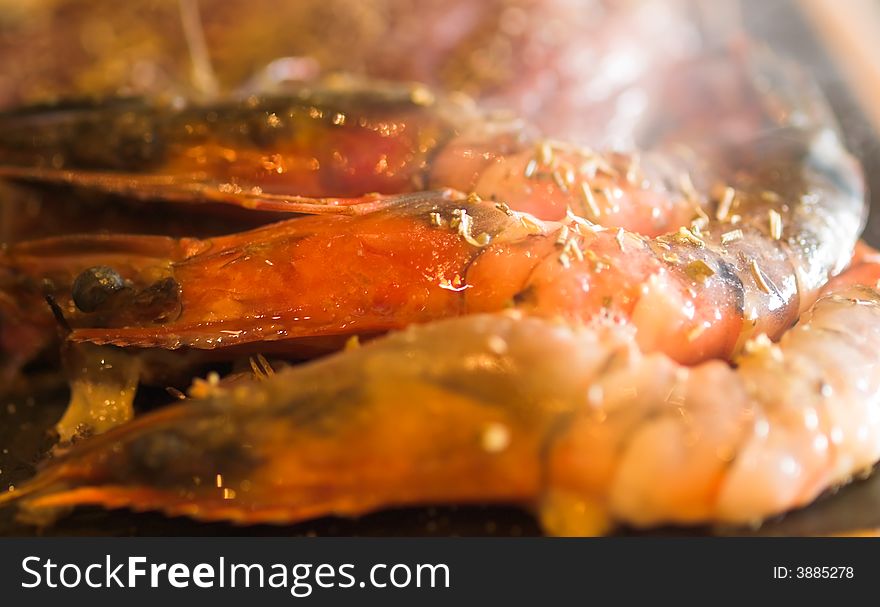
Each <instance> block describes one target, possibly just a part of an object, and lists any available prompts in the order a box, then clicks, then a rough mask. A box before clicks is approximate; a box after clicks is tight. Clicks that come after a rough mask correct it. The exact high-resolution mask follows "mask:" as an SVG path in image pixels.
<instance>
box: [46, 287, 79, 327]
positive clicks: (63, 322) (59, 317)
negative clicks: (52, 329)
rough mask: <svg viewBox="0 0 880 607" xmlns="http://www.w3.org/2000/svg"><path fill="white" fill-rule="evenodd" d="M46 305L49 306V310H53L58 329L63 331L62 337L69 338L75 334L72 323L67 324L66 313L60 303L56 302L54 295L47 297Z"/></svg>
mask: <svg viewBox="0 0 880 607" xmlns="http://www.w3.org/2000/svg"><path fill="white" fill-rule="evenodd" d="M46 303H47V304H49V309H50V310H52V316H54V317H55V320H56V321H57V322H58V327H59V329H60V330H61V336H62V337H67V336H68V335H70V334H71V333H73V329H72V328H71V326H70V323H69V322H67V319H66V318H64V312H63V311H62V310H61V306H59V305H58V302H57V301H55V297H54V296H52V295H46Z"/></svg>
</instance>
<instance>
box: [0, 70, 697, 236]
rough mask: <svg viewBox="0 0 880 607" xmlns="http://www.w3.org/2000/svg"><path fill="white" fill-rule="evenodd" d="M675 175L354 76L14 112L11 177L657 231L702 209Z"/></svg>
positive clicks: (200, 200) (131, 191) (260, 206)
mask: <svg viewBox="0 0 880 607" xmlns="http://www.w3.org/2000/svg"><path fill="white" fill-rule="evenodd" d="M664 171H665V167H656V168H652V166H651V162H650V160H648V161H646V162H645V163H640V162H638V160H637V159H636V158H635V157H634V156H633V155H631V154H624V153H599V152H596V151H593V150H590V149H587V148H583V147H578V146H574V145H570V144H563V143H559V142H553V141H549V140H544V139H541V138H539V137H537V136H535V135H534V133H533V132H532V131H531V129H530V128H528V127H527V126H525V125H524V124H523V123H522V122H521V121H519V120H514V119H501V118H493V117H490V116H487V115H485V114H484V113H482V112H481V111H479V110H478V109H477V108H476V107H475V106H473V105H472V104H471V103H469V102H467V101H463V100H461V99H460V98H456V97H449V98H443V97H440V96H437V95H435V94H434V93H433V92H431V91H429V90H428V89H426V88H425V87H423V86H404V85H394V84H391V83H378V82H361V81H350V80H347V79H341V81H340V79H337V80H333V81H329V82H327V83H325V84H324V85H323V86H319V85H314V86H310V87H307V88H302V89H300V90H298V91H295V90H291V91H288V93H287V94H286V95H283V96H274V97H273V96H264V97H249V98H247V99H245V100H243V101H235V100H233V101H225V102H218V103H216V104H213V105H198V104H183V106H182V107H180V106H175V105H170V104H169V103H168V102H164V104H163V102H160V101H154V102H149V101H146V100H136V99H127V100H126V99H117V100H111V101H107V102H104V103H98V104H85V105H83V104H80V105H73V104H69V105H67V106H63V105H62V106H57V107H52V106H50V107H31V108H21V109H18V110H14V111H11V112H8V113H6V114H4V115H2V116H0V177H6V178H9V179H15V180H19V181H25V182H29V183H35V184H56V185H57V184H67V185H71V186H75V187H77V188H80V189H84V190H94V191H98V192H104V193H111V194H117V195H121V196H123V197H125V198H127V199H146V200H164V201H172V202H181V201H183V202H188V203H193V204H204V203H219V204H228V205H233V206H238V207H243V208H245V209H251V210H261V211H274V212H286V213H352V212H360V213H363V212H367V211H369V210H372V209H374V208H377V207H381V206H382V200H383V199H382V197H379V196H369V197H368V198H367V199H364V198H363V196H364V195H366V194H372V193H381V194H399V193H406V192H414V191H420V190H426V189H432V188H438V187H448V188H455V189H459V190H462V191H465V192H471V191H473V192H475V193H477V194H478V195H480V196H482V197H484V198H492V199H495V200H503V201H504V202H506V204H508V206H510V207H511V208H513V209H514V210H518V211H526V212H529V213H532V214H534V215H535V216H537V217H539V218H541V219H551V220H552V219H556V220H558V219H561V218H563V217H564V216H565V210H566V208H567V207H572V208H577V209H583V212H584V213H586V214H590V215H591V216H592V217H593V219H595V220H598V216H599V215H601V217H602V221H603V223H604V224H605V225H609V226H613V227H625V228H628V229H631V230H635V231H639V232H643V233H646V234H650V235H656V234H660V233H663V232H665V231H668V230H669V229H672V227H673V226H676V225H678V224H679V223H681V222H683V221H685V220H687V219H688V218H689V217H690V216H691V215H692V214H693V213H694V208H693V207H694V203H693V201H690V200H688V199H687V198H685V197H683V196H681V195H671V194H670V192H669V191H668V187H667V184H666V181H668V179H665V178H666V177H667V175H665V174H664ZM609 193H610V195H611V197H608V196H606V194H609ZM369 200H373V201H374V202H375V204H374V205H368V204H366V202H367V201H369ZM384 200H385V201H386V202H387V198H386V199H384ZM19 238H20V236H19Z"/></svg>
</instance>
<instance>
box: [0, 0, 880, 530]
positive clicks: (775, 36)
mask: <svg viewBox="0 0 880 607" xmlns="http://www.w3.org/2000/svg"><path fill="white" fill-rule="evenodd" d="M705 5H710V3H708V2H706V3H705ZM792 6H793V3H791V2H788V1H783V0H770V1H768V0H762V1H756V0H744V1H743V14H744V18H745V20H746V24H747V28H748V29H749V30H750V31H751V33H752V35H753V36H754V37H756V38H758V39H761V40H765V41H766V42H767V43H768V44H769V45H771V46H773V47H775V48H776V49H777V50H778V51H780V52H781V53H784V54H789V55H794V56H796V57H797V58H798V60H799V61H800V62H802V63H803V64H805V65H807V66H809V67H810V68H811V69H812V71H813V72H814V75H815V76H816V78H817V79H818V80H819V81H820V82H821V83H822V85H823V87H824V88H825V89H826V92H827V94H828V96H829V98H830V99H831V101H832V104H833V105H834V108H835V110H836V112H837V114H838V116H839V119H840V121H841V123H842V127H843V130H844V132H845V134H846V137H847V141H848V143H849V146H850V148H851V149H852V150H853V151H855V152H856V153H857V154H858V156H859V157H860V158H861V159H862V161H863V163H864V165H865V168H866V173H867V175H868V181H869V187H870V189H871V190H872V191H874V192H880V140H878V138H877V137H876V135H875V134H874V132H873V130H872V129H871V127H870V126H869V125H868V124H867V123H866V121H865V119H864V117H863V115H862V114H861V112H860V111H859V110H858V108H857V106H856V103H855V101H854V99H853V98H852V97H851V96H850V94H849V92H848V89H847V86H846V84H845V83H843V82H842V81H841V80H840V76H839V75H838V73H837V72H836V71H835V70H834V68H833V66H832V65H831V63H830V62H829V60H828V57H827V56H826V55H825V54H824V52H823V51H822V49H821V48H820V46H819V45H818V44H817V42H816V39H815V37H814V36H813V35H812V33H811V32H810V30H809V28H808V27H807V26H806V25H805V23H804V21H803V20H802V18H801V17H800V16H799V15H798V14H797V13H796V11H794V10H793V9H792ZM865 238H866V240H867V241H868V242H870V243H871V244H873V245H875V246H877V245H880V208H878V209H877V211H876V212H875V213H874V214H873V215H872V217H871V218H870V219H869V222H868V226H867V228H866V231H865ZM65 398H66V394H65V392H64V390H63V388H57V389H54V390H53V389H50V388H46V391H45V393H43V394H39V395H33V396H31V397H10V398H7V399H5V400H0V490H6V488H7V487H8V486H9V485H10V484H12V485H15V484H20V483H22V482H23V481H24V480H25V479H27V478H28V477H30V476H31V475H32V474H33V470H34V463H35V462H36V461H38V459H39V457H40V454H41V453H42V452H43V450H44V449H45V448H46V447H48V446H49V444H50V443H49V440H48V438H47V430H48V429H49V428H50V427H51V426H52V425H53V424H54V423H55V421H56V420H57V419H58V417H59V416H60V415H61V412H62V409H63V405H64V403H65ZM877 527H880V474H875V475H874V476H873V477H871V478H869V479H867V480H863V481H858V482H856V483H854V484H852V485H850V486H847V487H844V488H843V489H841V490H840V491H839V492H837V493H836V494H834V495H826V496H824V497H823V498H821V499H820V500H819V501H818V502H816V503H815V504H813V505H811V506H809V507H808V508H805V509H803V510H801V511H798V512H795V513H790V514H788V515H786V516H783V517H780V518H779V519H778V520H775V521H770V522H767V523H765V524H764V525H763V526H762V527H761V528H760V529H759V530H748V529H660V530H656V531H652V532H651V533H655V534H670V533H671V534H696V533H707V532H713V533H722V534H728V533H735V534H741V533H755V532H757V533H761V534H780V535H815V534H828V533H838V532H845V531H848V530H858V529H865V528H877ZM539 532H540V531H539V529H538V527H537V526H536V524H535V522H534V520H533V519H532V518H531V516H529V515H528V513H526V512H524V511H522V510H519V509H516V508H504V507H497V506H494V507H490V506H469V507H457V508H456V507H453V508H450V507H443V508H412V509H405V510H394V511H386V512H380V513H377V514H373V515H370V516H365V517H363V518H361V519H358V520H347V519H322V520H319V521H314V522H309V523H305V524H300V525H295V526H287V527H275V526H255V527H234V526H230V525H225V524H200V523H194V522H192V521H189V520H186V519H168V518H165V517H163V516H160V515H156V514H135V513H131V512H127V511H117V512H105V511H103V510H100V509H94V508H83V509H79V510H77V511H75V512H74V513H73V514H71V515H69V516H67V517H64V518H62V519H61V520H60V521H58V522H57V523H56V524H55V525H54V526H52V527H50V528H48V529H45V530H43V531H42V533H44V534H51V535H190V536H197V535H285V536H286V535H307V534H316V535H420V536H425V535H427V536H430V535H440V536H448V535H503V536H509V535H535V534H537V533H539ZM623 532H624V533H632V531H628V530H624V531H623ZM34 533H41V531H40V530H37V529H34V528H32V527H28V526H25V525H22V524H20V523H17V522H15V521H14V519H13V512H12V511H11V509H5V510H0V535H32V534H34Z"/></svg>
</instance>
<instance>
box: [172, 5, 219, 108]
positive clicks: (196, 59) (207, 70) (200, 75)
mask: <svg viewBox="0 0 880 607" xmlns="http://www.w3.org/2000/svg"><path fill="white" fill-rule="evenodd" d="M178 5H179V7H180V22H181V24H182V25H183V35H184V37H185V38H186V46H187V48H188V49H189V57H190V61H191V62H192V83H193V86H195V88H196V90H197V91H198V92H199V93H200V94H202V95H203V96H205V97H207V98H213V97H217V95H218V93H219V91H220V87H219V85H218V84H217V75H216V72H214V67H213V66H212V65H211V56H210V53H209V52H208V45H207V43H206V42H205V30H204V28H203V27H202V17H201V15H200V14H199V3H198V0H178Z"/></svg>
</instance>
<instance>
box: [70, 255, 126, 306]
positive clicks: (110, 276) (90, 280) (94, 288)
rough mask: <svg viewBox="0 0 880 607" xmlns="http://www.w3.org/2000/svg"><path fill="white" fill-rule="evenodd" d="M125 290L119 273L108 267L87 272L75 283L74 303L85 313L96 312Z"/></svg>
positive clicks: (72, 293)
mask: <svg viewBox="0 0 880 607" xmlns="http://www.w3.org/2000/svg"><path fill="white" fill-rule="evenodd" d="M123 288H125V280H123V278H122V276H120V275H119V272H117V271H116V270H114V269H113V268H110V267H107V266H95V267H94V268H89V269H88V270H85V271H84V272H83V273H82V274H80V275H79V276H77V277H76V280H75V281H73V291H72V292H71V295H72V296H73V303H74V304H76V307H77V308H79V309H80V310H81V311H83V312H94V311H95V310H97V309H98V308H100V307H101V305H102V304H103V303H104V302H106V301H107V299H109V297H110V296H111V295H113V294H114V293H116V292H117V291H121V290H122V289H123Z"/></svg>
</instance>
